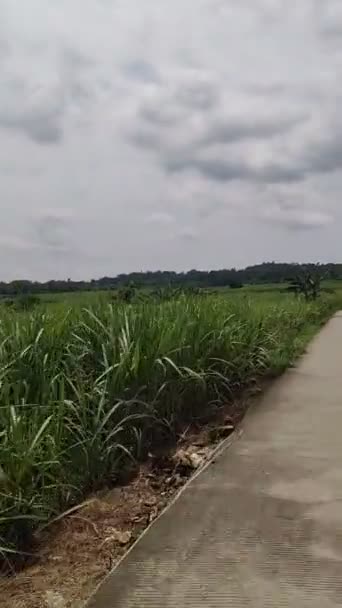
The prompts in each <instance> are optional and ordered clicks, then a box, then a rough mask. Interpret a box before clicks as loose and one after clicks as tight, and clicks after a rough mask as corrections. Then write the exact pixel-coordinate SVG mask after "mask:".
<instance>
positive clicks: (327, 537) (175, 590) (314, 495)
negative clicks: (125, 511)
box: [89, 313, 342, 608]
mask: <svg viewBox="0 0 342 608" xmlns="http://www.w3.org/2000/svg"><path fill="white" fill-rule="evenodd" d="M242 429H243V432H242V434H241V435H240V436H239V435H235V436H234V438H233V440H232V443H231V445H230V446H227V447H226V448H225V449H224V450H223V452H222V453H221V454H220V456H219V457H218V458H217V459H216V461H215V462H214V463H213V464H211V465H210V466H208V467H207V468H206V469H205V470H204V471H203V472H202V473H201V474H200V475H198V476H197V477H196V478H195V479H194V480H193V481H192V482H191V483H190V485H188V487H187V488H186V490H185V491H183V493H182V494H181V496H180V497H179V498H178V500H177V501H176V502H175V503H173V504H172V506H171V507H170V508H169V509H168V510H167V511H166V512H165V513H164V514H163V515H162V516H161V517H160V518H159V519H158V520H157V522H156V523H155V524H154V525H153V526H152V527H151V528H150V529H149V530H148V532H147V533H145V534H144V535H143V537H142V538H141V540H140V541H139V542H138V543H137V544H136V545H135V546H134V547H133V549H132V550H131V551H130V553H129V554H128V555H127V556H126V557H125V558H124V560H123V561H122V562H121V563H120V564H119V566H118V567H117V568H116V570H114V572H113V573H112V574H111V575H109V577H108V578H107V579H106V581H105V582H104V584H103V585H102V586H101V587H100V589H99V590H98V591H97V592H96V594H95V595H94V597H93V598H92V599H91V600H90V603H89V608H176V607H177V608H183V607H184V608H202V607H203V608H204V607H205V608H221V607H225V608H229V607H231V606H233V607H235V608H239V607H244V606H251V607H253V608H265V607H270V608H276V607H281V608H284V607H291V608H304V607H306V608H331V607H333V606H342V313H339V314H338V315H336V316H335V317H334V318H333V319H332V320H331V321H330V322H329V323H328V325H327V326H326V327H325V328H324V329H323V330H322V331H321V333H320V334H319V336H317V338H316V339H315V340H314V341H313V343H312V345H311V347H310V349H309V352H308V353H307V355H306V356H305V357H304V358H303V359H302V360H301V361H300V362H299V364H298V366H297V368H296V369H293V370H290V371H289V372H288V373H286V374H285V375H284V376H283V377H282V378H281V379H280V380H279V381H277V382H276V383H275V384H274V385H273V386H272V387H271V389H269V391H268V392H267V393H266V394H265V396H264V397H263V398H262V400H261V402H260V403H258V404H257V406H255V407H254V408H252V410H251V411H250V413H249V414H248V416H247V417H246V419H245V421H244V424H243V427H242Z"/></svg>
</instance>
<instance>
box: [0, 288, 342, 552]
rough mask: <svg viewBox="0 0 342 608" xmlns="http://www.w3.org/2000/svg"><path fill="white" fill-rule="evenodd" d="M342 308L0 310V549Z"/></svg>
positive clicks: (264, 300) (16, 545)
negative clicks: (17, 311)
mask: <svg viewBox="0 0 342 608" xmlns="http://www.w3.org/2000/svg"><path fill="white" fill-rule="evenodd" d="M334 308H336V301H335V299H334V298H330V299H325V300H322V301H320V302H318V303H315V304H304V303H303V302H301V301H299V300H295V299H294V298H292V297H290V296H286V295H281V296H280V295H278V296H276V297H275V296H272V297H266V296H265V297H259V298H258V297H254V298H253V299H252V300H251V301H249V300H248V299H246V298H245V297H234V298H228V297H227V296H224V295H223V296H217V295H215V296H211V297H210V296H207V297H195V296H194V297H184V296H181V297H179V298H178V299H175V300H173V301H170V302H165V303H162V304H156V303H153V302H143V303H140V304H136V305H120V304H115V303H114V304H109V303H108V302H105V301H99V302H98V303H96V302H95V303H94V304H93V305H92V307H91V308H85V309H82V308H80V307H74V308H73V309H70V310H69V309H67V307H65V306H63V305H58V306H57V307H53V306H52V307H50V309H49V308H48V307H46V309H43V310H37V311H33V312H31V313H20V314H18V313H15V312H12V311H10V310H6V309H5V308H3V309H1V310H0V463H1V467H0V552H1V553H2V555H3V557H4V558H5V559H8V560H10V559H11V556H12V554H13V555H15V554H16V553H17V552H25V551H29V550H30V548H31V547H32V543H33V538H34V531H35V530H36V529H37V528H39V526H41V525H43V524H44V523H46V522H48V521H50V520H51V518H53V517H54V516H57V515H58V514H59V513H61V512H62V511H63V510H64V509H67V508H68V507H70V506H72V505H73V504H75V503H77V502H78V501H81V500H82V499H83V498H84V497H85V496H86V495H87V494H88V493H89V492H91V491H94V490H96V489H98V488H100V487H101V486H104V485H105V484H112V483H115V481H117V480H118V479H119V478H120V476H121V475H122V471H123V470H124V469H125V467H127V466H128V465H129V463H130V462H131V461H133V460H134V459H136V458H138V459H139V458H142V457H143V456H144V454H145V453H146V452H147V451H148V449H149V447H150V446H151V444H152V445H155V444H156V443H158V442H160V441H161V439H162V438H164V437H165V436H167V435H168V434H172V433H175V432H176V430H177V428H179V427H180V426H181V425H182V424H184V423H186V422H187V421H191V420H193V419H195V418H200V417H201V416H202V415H203V413H204V412H206V413H207V412H208V408H209V409H213V408H216V407H219V406H220V405H222V404H223V403H225V402H227V400H230V399H231V398H232V396H234V395H235V393H236V391H239V390H241V388H243V387H244V386H246V385H247V384H249V383H250V382H251V381H253V380H254V379H256V378H258V377H260V376H261V375H263V374H268V373H278V372H280V371H282V370H283V369H284V368H285V367H286V366H287V365H288V364H289V363H290V362H291V361H292V360H293V358H294V357H295V356H296V355H297V354H298V352H299V351H300V350H301V348H302V345H303V340H304V337H305V336H306V335H307V332H308V330H309V331H311V330H312V329H313V328H314V327H317V326H318V325H319V324H320V323H321V322H322V321H323V320H325V319H326V318H327V317H328V316H329V314H330V313H331V312H332V310H333V309H334Z"/></svg>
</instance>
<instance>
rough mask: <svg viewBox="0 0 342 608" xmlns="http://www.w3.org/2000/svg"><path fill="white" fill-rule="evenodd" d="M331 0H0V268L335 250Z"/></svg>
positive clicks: (31, 269)
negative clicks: (1, 260)
mask: <svg viewBox="0 0 342 608" xmlns="http://www.w3.org/2000/svg"><path fill="white" fill-rule="evenodd" d="M341 6H342V5H341V3H340V0H329V2H322V1H319V0H301V1H300V2H288V1H286V0H241V1H239V2H236V1H235V0H187V2H184V0H174V1H173V2H172V3H170V2H169V3H167V2H166V1H164V0H161V1H160V2H147V3H146V2H145V3H142V2H141V1H140V0H117V1H116V2H111V1H109V0H108V1H107V0H102V1H101V2H91V0H74V1H73V2H71V3H70V2H68V1H67V0H60V1H59V2H58V3H54V2H52V0H31V2H30V3H27V2H19V1H16V0H0V11H1V20H0V136H1V143H2V145H1V146H0V171H1V176H2V177H1V184H0V196H1V201H2V217H1V220H2V221H1V230H0V251H2V252H3V253H4V255H6V267H5V268H4V269H3V278H6V277H8V278H10V277H11V276H12V275H15V276H18V275H21V276H30V277H34V278H51V277H65V276H72V277H89V278H90V277H92V276H99V275H103V274H115V273H116V272H121V271H130V270H136V269H137V268H138V269H142V268H155V267H164V268H172V267H173V268H178V269H182V268H186V267H187V268H188V267H195V266H197V267H203V268H204V267H217V266H224V265H236V266H240V265H243V264H248V263H253V262H255V261H262V260H264V259H281V258H291V259H303V258H306V259H309V258H310V257H312V256H313V257H315V258H316V259H318V258H319V259H324V258H328V259H338V258H339V257H341V256H342V244H341V245H340V242H341V239H340V232H341V229H342V208H341V205H340V191H341V187H342V148H341V144H340V141H341V140H342V138H341V135H342V128H341V121H340V118H339V105H340V104H339V100H340V98H341V95H342V84H341V83H342V80H341V78H340V75H341V65H342V64H341V53H342V42H341V38H340V37H339V35H337V34H338V33H339V31H340V24H341V23H342V10H341ZM80 15H81V16H82V20H80ZM113 24H115V28H114V30H115V31H114V30H113ZM32 168H37V170H32ZM65 209H67V210H70V211H68V213H65ZM18 217H20V218H21V220H22V221H21V222H18ZM32 218H34V219H32ZM314 229H320V230H321V232H320V238H317V234H316V231H315V230H314ZM323 229H324V230H323ZM299 230H300V231H301V233H300V235H299V234H298V231H299ZM127 234H129V238H127ZM175 243H176V246H175ZM0 278H1V277H0Z"/></svg>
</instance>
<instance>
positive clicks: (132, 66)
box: [123, 59, 161, 83]
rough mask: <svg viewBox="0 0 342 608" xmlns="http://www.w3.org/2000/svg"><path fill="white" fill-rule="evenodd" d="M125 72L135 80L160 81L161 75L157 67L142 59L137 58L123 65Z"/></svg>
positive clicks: (125, 74)
mask: <svg viewBox="0 0 342 608" xmlns="http://www.w3.org/2000/svg"><path fill="white" fill-rule="evenodd" d="M123 74H124V76H126V77H128V78H130V79H131V80H133V81H138V82H139V81H140V82H147V83H148V82H152V83H160V82H161V76H160V74H159V72H158V70H157V69H156V67H155V66H154V65H153V64H152V63H150V62H148V61H144V60H142V59H136V60H134V61H129V62H128V63H126V64H125V65H124V66H123Z"/></svg>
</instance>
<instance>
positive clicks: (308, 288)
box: [289, 265, 323, 301]
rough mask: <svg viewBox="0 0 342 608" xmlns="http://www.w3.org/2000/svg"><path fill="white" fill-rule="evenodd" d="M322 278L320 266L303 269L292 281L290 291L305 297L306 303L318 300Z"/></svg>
mask: <svg viewBox="0 0 342 608" xmlns="http://www.w3.org/2000/svg"><path fill="white" fill-rule="evenodd" d="M322 278H323V276H322V273H321V269H320V266H319V265H317V266H313V265H312V266H310V267H306V268H303V269H301V272H300V273H298V274H297V276H296V277H294V278H293V279H292V280H291V282H290V286H289V291H292V292H294V293H296V294H298V295H302V296H304V298H305V300H306V301H309V300H316V299H317V298H318V296H319V295H320V292H321V282H322Z"/></svg>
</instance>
